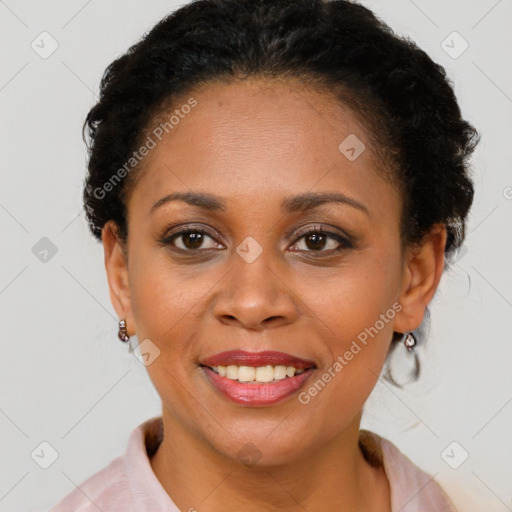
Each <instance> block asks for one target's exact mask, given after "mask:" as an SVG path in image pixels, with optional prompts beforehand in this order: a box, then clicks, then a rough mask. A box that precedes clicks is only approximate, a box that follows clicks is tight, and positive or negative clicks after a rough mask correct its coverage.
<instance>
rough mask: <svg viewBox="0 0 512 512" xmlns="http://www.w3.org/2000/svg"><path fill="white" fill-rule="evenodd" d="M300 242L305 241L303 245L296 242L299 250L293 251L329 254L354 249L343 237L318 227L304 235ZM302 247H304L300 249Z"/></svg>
mask: <svg viewBox="0 0 512 512" xmlns="http://www.w3.org/2000/svg"><path fill="white" fill-rule="evenodd" d="M300 240H304V242H303V243H302V244H300V243H298V242H296V243H295V247H298V248H296V249H293V250H295V251H304V252H313V253H315V252H316V253H328V254H329V253H333V252H338V251H341V250H343V249H347V248H351V247H352V244H351V243H350V242H349V241H348V240H347V239H346V238H344V237H342V236H341V235H338V234H336V233H331V232H329V231H324V230H323V229H322V228H317V227H315V228H314V229H311V230H309V231H307V232H305V233H303V234H302V235H301V237H300V238H299V239H298V241H300ZM301 245H302V247H300V246H301Z"/></svg>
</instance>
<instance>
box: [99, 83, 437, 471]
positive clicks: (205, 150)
mask: <svg viewBox="0 0 512 512" xmlns="http://www.w3.org/2000/svg"><path fill="white" fill-rule="evenodd" d="M189 97H193V98H194V99H195V100H196V101H197V104H196V106H195V107H194V108H192V109H190V112H189V113H188V114H186V115H184V116H183V117H182V118H180V120H179V123H177V124H176V125H174V128H173V129H172V131H170V132H169V134H166V135H165V137H162V140H161V141H159V142H158V144H157V145H156V147H154V148H153V149H152V150H151V152H150V154H149V155H148V156H146V158H145V159H144V161H143V162H142V165H143V171H142V173H141V175H140V179H139V180H138V182H137V184H136V186H135V187H134V189H133V191H132V192H131V194H130V196H129V200H128V204H127V208H128V233H129V235H128V242H127V259H125V258H124V256H123V253H122V251H121V250H120V244H118V243H113V240H114V239H113V238H112V236H113V235H112V231H110V230H109V226H107V227H106V228H105V229H104V244H105V250H106V262H107V271H108V274H109V283H110V289H111V296H112V299H113V302H114V305H115V307H116V310H117V312H118V314H119V316H120V318H126V321H127V325H128V329H129V333H130V334H137V338H138V340H139V343H142V342H143V340H150V342H151V343H152V344H154V346H156V347H158V350H159V351H160V353H159V355H158V357H156V358H155V359H154V360H153V361H152V362H151V364H149V365H148V366H147V371H148V373H149V376H150V378H151V380H152V382H153V384H154V386H155V388H156V390H157V391H158V393H159V395H160V397H161V398H162V402H163V410H164V417H166V418H167V420H168V421H169V422H173V423H174V425H175V428H176V429H182V431H183V432H187V435H190V436H193V437H194V438H195V439H197V440H200V441H204V443H205V446H209V447H211V448H212V449H213V450H215V451H216V452H218V453H221V454H223V455H225V456H227V457H229V458H232V459H236V458H237V457H239V456H240V450H243V447H244V446H247V444H246V443H252V445H254V446H256V447H257V449H258V450H259V455H258V457H259V458H260V460H261V462H262V463H264V462H273V463H283V462H287V461H293V460H298V459H300V458H301V457H306V456H308V453H312V452H315V451H318V450H319V449H320V448H321V447H322V446H325V445H326V444H328V443H329V442H330V441H332V440H333V439H335V438H336V437H337V436H340V435H342V433H343V432H344V431H345V430H346V429H349V428H351V426H353V425H355V424H356V423H357V422H358V421H359V416H360V413H361V409H362V406H363V404H364V402H365V400H366V398H367V397H368V395H369V393H370V392H371V390H372V388H373V387H374V385H375V383H376V381H377V379H378V376H379V374H380V372H381V369H382V366H383V364H384V361H385V358H386V354H387V352H388V349H389V345H390V342H391V338H392V334H393V330H396V331H399V332H404V331H407V330H412V329H414V328H416V327H418V325H419V324H420V322H421V319H422V315H423V311H424V307H425V303H428V300H429V297H430V296H431V295H430V294H431V293H432V294H433V291H434V290H435V286H436V285H437V281H438V278H439V276H440V272H439V270H440V269H439V266H438V267H436V266H435V265H436V263H437V264H439V262H440V259H439V258H441V257H442V256H440V252H439V250H437V249H436V247H437V246H436V245H435V244H433V245H432V247H433V250H430V251H427V252H424V253H415V254H416V256H415V257H414V258H416V259H414V258H413V256H412V254H411V255H409V253H406V254H405V255H404V254H402V253H401V245H400V233H399V219H400V214H401V199H400V196H399V193H398V192H397V190H396V189H395V188H394V187H393V186H392V185H391V184H390V183H388V182H387V181H385V180H384V179H382V178H381V176H380V175H379V173H378V172H377V165H378V162H377V160H376V158H375V157H374V155H373V153H372V147H371V143H370V141H369V138H368V134H367V132H366V131H365V129H364V128H363V125H362V124H361V123H359V122H358V120H357V117H356V115H355V114H354V113H353V112H351V111H350V110H349V109H347V108H346V107H343V106H342V105H340V104H339V103H338V102H336V101H335V99H334V98H331V97H329V96H328V95H326V94H325V93H321V92H319V91H317V90H314V89H312V88H311V89H310V88H305V87H304V86H303V85H301V86H297V85H294V84H292V83H291V82H275V81H274V82H265V81H262V80H252V81H248V82H245V83H232V84H216V85H208V86H207V87H204V88H202V89H199V90H197V91H195V92H194V93H193V94H190V96H187V97H186V98H185V99H184V100H183V102H182V103H183V104H185V103H186V102H187V100H188V98H189ZM180 104H181V103H180ZM175 107H176V108H179V105H177V106H175ZM187 110H188V109H187ZM351 135H352V136H353V135H355V136H356V137H357V139H359V140H360V141H361V142H362V143H364V144H365V146H366V149H365V150H364V151H363V152H362V153H361V154H360V155H359V156H358V157H357V158H355V159H354V158H353V157H354V155H356V156H357V153H358V152H359V149H358V148H359V146H358V147H356V151H355V152H354V154H352V153H353V152H351V151H350V148H348V150H347V148H346V147H345V146H343V145H342V150H343V151H340V149H339V146H340V143H342V142H343V141H344V140H345V139H346V138H347V137H348V136H351ZM350 140H351V139H349V141H350ZM353 140H354V139H352V141H353ZM352 145H353V144H352ZM349 146H350V145H349ZM347 155H348V156H350V158H347ZM176 193H183V194H191V195H190V196H189V199H190V200H189V201H186V200H184V199H183V198H182V199H181V200H172V199H171V198H170V197H169V195H170V194H176ZM199 193H200V194H203V196H202V197H203V199H204V198H205V197H206V196H208V197H207V199H208V200H207V201H203V202H202V203H201V204H199V203H200V201H198V200H197V198H196V199H194V196H193V194H199ZM305 194H308V195H313V196H315V195H317V194H324V195H327V194H329V195H330V200H329V197H327V196H325V197H324V199H326V200H325V201H324V202H322V201H317V200H315V199H314V198H313V199H312V198H310V199H309V200H305V199H304V197H305V196H304V195H305ZM210 196H214V198H213V199H212V197H210ZM334 197H336V198H337V199H338V200H334V199H333V198H334ZM165 198H166V199H165ZM294 198H295V199H294ZM190 203H194V204H190ZM312 231H313V232H312ZM440 242H442V235H441V239H440ZM438 245H439V244H438ZM441 252H442V248H441ZM418 254H420V256H421V254H423V255H424V258H423V259H422V260H421V264H417V261H418V260H417V258H420V256H418ZM429 262H431V263H432V265H433V266H432V265H431V266H430V267H429V265H428V263H429ZM441 270H442V269H441ZM427 276H429V277H427ZM363 340H364V341H363ZM146 343H147V342H146ZM147 346H150V347H153V345H147ZM151 350H155V349H154V348H152V349H151ZM227 351H244V352H248V353H250V354H244V353H239V352H235V353H234V354H233V353H231V354H228V355H230V356H231V357H228V355H226V354H221V353H224V352H227ZM264 351H266V352H268V351H271V352H272V354H263V356H262V357H259V358H258V356H261V355H262V354H260V353H261V352H264ZM276 352H278V353H279V354H276ZM218 354H221V355H220V356H219V357H218V358H217V359H215V358H213V356H216V355H218ZM255 354H256V357H254V356H255ZM152 357H153V356H152ZM212 358H213V359H212ZM294 358H295V359H294ZM268 365H271V366H272V367H274V368H266V369H263V370H254V369H253V368H255V367H266V366H268ZM218 366H232V367H233V368H231V370H230V369H229V368H228V369H227V370H226V371H227V373H228V375H227V376H222V374H223V372H224V371H223V370H222V368H221V369H218V368H215V369H214V370H212V369H211V368H210V367H218ZM240 366H244V367H245V366H248V367H249V370H247V369H243V370H239V372H240V373H239V374H238V375H239V379H240V380H242V381H243V380H248V381H251V380H252V379H253V377H254V375H257V376H259V378H260V380H269V379H272V378H273V379H274V380H271V381H269V382H266V383H257V382H238V381H237V380H236V371H238V367H240ZM283 366H284V367H285V370H283V369H282V368H281V369H275V367H283ZM288 366H290V367H295V368H296V373H298V374H299V375H295V376H293V377H289V376H286V377H283V372H285V371H286V368H287V367H288ZM215 370H216V371H217V372H219V373H220V375H219V374H218V373H215ZM272 370H273V373H272ZM297 370H298V371H297ZM301 370H302V372H301ZM289 371H290V372H291V373H293V371H291V370H289ZM230 372H235V373H230ZM242 375H243V376H242ZM230 377H231V378H230ZM233 377H234V378H233ZM315 390H316V391H315Z"/></svg>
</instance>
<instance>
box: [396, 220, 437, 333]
mask: <svg viewBox="0 0 512 512" xmlns="http://www.w3.org/2000/svg"><path fill="white" fill-rule="evenodd" d="M446 238H447V231H446V226H445V225H444V224H435V225H434V227H433V228H432V229H431V230H430V232H429V233H428V234H427V235H426V236H425V239H424V241H423V243H422V244H421V246H420V247H414V248H410V249H408V250H407V251H406V256H405V264H404V271H403V278H402V290H401V295H400V299H399V302H400V304H401V305H402V309H401V310H400V311H399V313H398V314H397V315H396V317H395V322H394V325H393V328H394V330H395V331H396V332H409V331H413V330H414V329H417V328H418V327H419V326H420V324H421V322H422V321H423V317H424V315H425V309H426V308H427V306H428V304H429V302H430V301H431V300H432V297H433V296H434V294H435V292H436V290H437V287H438V285H439V281H440V280H441V276H442V274H443V270H444V263H445V261H444V250H445V246H446Z"/></svg>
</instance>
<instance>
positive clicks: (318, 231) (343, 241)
mask: <svg viewBox="0 0 512 512" xmlns="http://www.w3.org/2000/svg"><path fill="white" fill-rule="evenodd" d="M190 233H195V234H201V235H208V236H209V237H210V238H212V239H213V240H215V235H213V234H212V233H210V232H209V231H208V230H205V229H204V228H195V227H194V226H189V227H187V228H186V229H182V230H180V231H177V232H175V233H170V234H168V235H166V236H164V237H163V238H161V239H160V240H158V243H159V244H160V245H162V246H169V245H171V246H173V250H176V251H179V252H182V253H189V254H191V255H194V254H197V253H199V252H205V251H210V250H217V249H181V248H178V247H175V246H174V245H173V241H174V240H175V239H177V238H179V237H180V236H182V235H187V234H190ZM311 235H321V236H327V237H328V238H332V239H334V240H336V242H338V243H339V244H340V245H339V247H337V248H336V249H329V250H318V251H315V250H306V251H301V250H296V251H294V252H306V253H308V254H311V255H312V256H313V257H323V256H321V255H322V253H323V254H325V253H327V255H332V254H333V253H338V252H341V251H343V250H347V249H353V248H354V242H353V240H352V237H349V236H347V237H344V236H342V235H339V234H337V233H333V232H332V231H326V230H324V229H323V228H322V227H321V226H314V227H313V228H310V229H308V230H306V231H304V232H302V233H299V234H298V235H297V236H298V238H296V239H295V242H294V243H293V245H297V243H298V242H299V241H300V240H301V239H303V238H307V237H308V236H311ZM217 243H219V242H217Z"/></svg>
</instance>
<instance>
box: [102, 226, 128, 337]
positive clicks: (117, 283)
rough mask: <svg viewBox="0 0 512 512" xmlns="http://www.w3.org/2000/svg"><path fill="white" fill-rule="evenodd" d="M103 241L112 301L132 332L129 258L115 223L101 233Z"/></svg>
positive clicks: (104, 228)
mask: <svg viewBox="0 0 512 512" xmlns="http://www.w3.org/2000/svg"><path fill="white" fill-rule="evenodd" d="M101 239H102V242H103V251H104V259H105V270H106V272H107V279H108V285H109V293H110V300H111V301H112V305H113V306H114V309H115V310H116V313H117V314H118V316H119V318H120V319H123V318H126V319H127V320H126V324H127V327H128V330H129V331H130V330H131V329H130V327H133V323H132V321H131V300H130V289H129V285H128V265H127V258H126V254H125V251H124V249H123V244H122V241H121V240H120V238H119V236H118V230H117V226H116V224H115V223H114V221H108V222H107V223H106V224H105V226H104V227H103V229H102V232H101Z"/></svg>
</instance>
